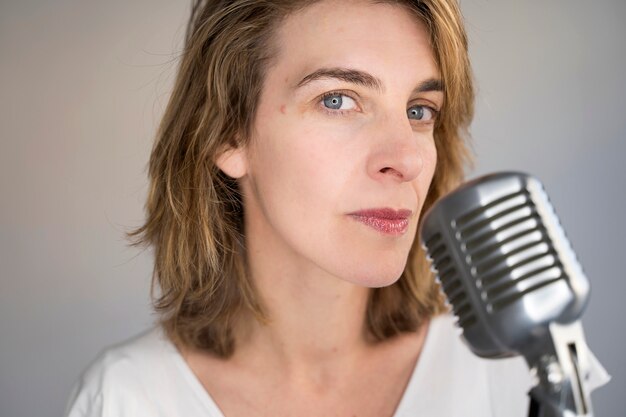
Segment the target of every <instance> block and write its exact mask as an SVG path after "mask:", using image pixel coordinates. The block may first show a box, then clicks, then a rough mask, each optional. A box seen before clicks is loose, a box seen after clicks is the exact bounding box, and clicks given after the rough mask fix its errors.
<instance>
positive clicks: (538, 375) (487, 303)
mask: <svg viewBox="0 0 626 417" xmlns="http://www.w3.org/2000/svg"><path fill="white" fill-rule="evenodd" d="M420 237H421V239H422V242H423V243H424V247H425V249H426V252H427V255H428V258H429V260H430V261H431V262H432V266H433V269H434V271H435V272H436V274H437V278H438V279H439V281H440V284H441V287H442V289H443V291H444V293H445V294H446V297H447V299H448V301H449V303H450V304H451V305H452V309H453V313H454V315H455V316H456V317H457V324H458V325H459V326H460V327H461V329H462V331H463V333H462V335H463V338H464V339H465V341H466V342H467V344H468V345H469V347H470V349H471V350H472V351H473V352H474V353H475V354H477V355H478V356H481V357H485V358H502V357H510V356H516V355H523V356H524V358H525V359H526V362H527V363H528V366H529V368H530V370H531V373H532V374H533V375H534V376H535V379H536V381H537V384H536V385H535V386H534V387H533V388H532V389H531V391H530V393H529V395H530V397H531V406H530V411H529V412H530V414H529V415H531V416H542V417H553V416H554V417H556V416H559V417H565V416H567V417H570V416H571V417H574V416H585V417H591V416H592V415H593V414H592V410H591V401H590V398H589V390H588V388H587V385H586V381H587V380H588V378H589V374H590V372H589V369H590V368H589V366H590V365H589V350H588V347H587V344H586V342H585V337H584V333H583V329H582V325H581V323H580V317H581V315H582V313H583V311H584V309H585V307H586V305H587V302H588V300H589V281H588V280H587V278H586V277H585V275H584V273H583V271H582V268H581V266H580V264H579V263H578V261H577V259H576V255H575V254H574V252H573V250H572V248H571V246H570V244H569V242H568V240H567V238H566V236H565V233H564V232H563V229H562V227H561V225H560V223H559V220H558V218H557V216H556V214H555V212H554V209H553V207H552V205H551V204H550V201H549V199H548V196H547V194H546V193H545V191H544V188H543V186H542V184H541V183H540V182H539V181H538V180H537V179H535V178H533V177H531V176H529V175H527V174H523V173H515V172H506V173H498V174H492V175H487V176H484V177H481V178H478V179H476V180H474V181H470V182H468V183H466V184H464V185H462V186H461V187H459V188H458V189H457V190H455V191H454V192H452V193H451V194H449V195H447V196H445V197H444V198H442V199H441V200H439V201H438V202H437V203H436V204H435V205H434V206H433V207H432V208H431V209H430V210H429V211H428V212H427V213H426V214H425V216H424V219H423V223H422V226H421V230H420Z"/></svg>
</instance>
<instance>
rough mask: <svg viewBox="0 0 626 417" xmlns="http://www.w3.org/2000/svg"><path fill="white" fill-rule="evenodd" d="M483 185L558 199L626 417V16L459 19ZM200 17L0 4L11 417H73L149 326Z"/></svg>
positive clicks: (111, 7) (524, 7) (0, 335)
mask: <svg viewBox="0 0 626 417" xmlns="http://www.w3.org/2000/svg"><path fill="white" fill-rule="evenodd" d="M462 6H463V10H464V13H465V15H466V18H467V25H468V30H469V34H470V39H471V54H472V58H473V63H474V67H475V72H476V78H477V84H478V88H479V95H478V101H477V117H476V122H475V124H474V126H473V130H472V131H473V136H474V149H475V152H476V154H477V164H476V169H475V170H474V171H473V172H471V173H470V176H474V175H477V174H479V173H484V172H489V171H494V170H505V169H507V170H508V169H518V170H524V171H527V172H531V173H533V174H535V175H536V176H538V177H539V178H540V179H541V180H542V181H543V183H544V184H545V186H546V188H547V190H548V193H549V194H550V195H551V198H552V201H553V204H554V205H555V207H556V210H557V212H558V214H559V216H560V217H561V221H562V223H563V225H564V228H565V229H566V231H567V232H568V235H569V237H570V239H571V241H572V245H573V246H574V249H575V250H576V252H577V253H578V256H579V258H580V260H581V263H582V264H583V266H584V268H585V270H586V272H587V274H588V276H589V278H590V279H591V281H592V286H593V297H592V300H591V303H590V305H589V308H588V310H587V312H586V315H585V318H584V320H583V322H584V325H585V331H586V334H587V338H588V341H589V344H590V346H591V348H592V349H593V351H594V352H595V353H596V355H597V356H598V357H599V358H600V360H601V361H602V362H603V363H604V365H605V366H606V367H607V369H608V370H609V371H610V372H611V373H612V374H613V381H612V382H611V383H610V384H609V385H608V386H606V387H604V388H602V389H600V390H598V391H596V393H595V394H594V395H593V400H594V406H595V410H596V415H597V416H624V415H626V413H625V412H624V411H623V407H622V404H623V399H622V398H621V396H623V395H624V393H625V392H626V389H625V388H626V383H625V382H624V378H625V377H626V366H625V362H624V359H623V358H622V352H623V351H624V345H625V336H624V328H625V326H624V322H623V321H622V320H623V319H622V316H623V315H625V310H624V304H623V303H622V302H620V301H622V300H623V298H624V296H623V293H624V292H625V290H626V284H625V283H624V277H623V273H622V270H621V259H620V257H621V256H623V255H622V253H623V250H624V236H625V235H626V220H624V215H623V213H622V207H623V206H624V203H625V202H626V198H625V196H624V188H625V185H626V175H625V174H626V169H625V168H624V166H623V162H622V159H623V158H624V154H626V145H624V139H625V138H626V117H624V110H626V75H625V74H626V68H625V64H626V24H624V23H623V22H624V20H625V19H626V2H625V1H624V0H613V1H610V0H601V1H594V2H590V1H581V0H575V1H568V0H554V1H551V0H547V1H543V2H539V1H513V0H508V1H504V0H501V1H486V0H465V1H463V3H462ZM187 8H188V6H187V2H186V1H182V2H178V3H177V4H174V2H170V1H165V0H152V1H147V0H135V1H132V2H127V1H121V0H110V1H107V2H102V1H100V2H93V1H91V2H85V1H78V0H56V1H54V2H44V1H34V0H21V1H18V0H3V1H2V2H1V3H0V96H1V97H2V99H1V100H0V192H1V200H0V201H1V203H0V416H1V417H5V416H6V417H18V416H19V417H33V416H38V417H39V416H41V417H47V416H58V415H60V414H61V413H62V410H63V408H64V404H65V401H66V398H67V395H68V393H69V390H70V387H71V385H72V383H73V382H74V381H75V379H76V378H77V376H78V374H79V372H80V371H81V370H82V369H83V368H84V367H85V366H86V365H87V364H88V363H89V361H90V360H91V359H93V358H94V356H95V355H96V354H97V352H98V351H99V350H100V349H101V348H102V347H103V346H105V345H108V344H111V343H112V342H115V341H119V340H123V339H125V338H127V337H129V336H130V335H133V334H135V333H136V332H138V331H140V330H141V329H143V328H145V327H147V326H149V325H150V323H152V321H153V319H154V317H153V316H152V314H151V312H150V308H149V298H148V291H149V282H150V274H151V255H150V252H149V251H145V252H141V251H139V250H136V249H131V248H128V247H127V246H126V243H125V241H124V238H123V233H124V231H126V230H129V228H130V227H132V226H137V225H139V224H140V223H141V220H142V218H143V209H142V206H143V201H144V198H145V194H146V189H147V187H146V185H147V182H146V174H145V166H146V162H147V159H148V155H149V151H150V147H151V143H152V138H153V135H154V131H155V128H156V125H157V123H158V120H159V117H160V115H161V113H162V110H163V107H164V105H165V103H166V100H167V97H168V94H169V91H170V88H171V83H172V80H173V76H174V74H175V70H176V61H175V59H176V54H177V51H179V49H180V45H181V41H182V38H183V33H184V23H185V19H186V16H187Z"/></svg>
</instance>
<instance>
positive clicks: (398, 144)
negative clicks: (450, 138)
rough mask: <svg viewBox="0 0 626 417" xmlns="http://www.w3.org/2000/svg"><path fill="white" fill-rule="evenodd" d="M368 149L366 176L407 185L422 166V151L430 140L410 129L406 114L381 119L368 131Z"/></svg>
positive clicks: (423, 134)
mask: <svg viewBox="0 0 626 417" xmlns="http://www.w3.org/2000/svg"><path fill="white" fill-rule="evenodd" d="M371 134H372V135H374V137H373V138H372V142H371V143H372V148H371V152H370V155H369V158H368V167H367V171H368V174H369V175H370V176H371V177H372V178H374V179H376V180H380V181H398V182H408V181H412V180H413V179H415V178H416V177H417V176H418V175H419V174H420V172H421V171H422V168H423V166H424V160H423V157H422V156H423V155H422V152H423V151H424V145H425V144H426V142H424V143H421V142H420V141H426V140H430V139H427V138H426V137H423V136H425V135H426V133H422V132H416V131H414V130H413V128H412V126H411V123H410V122H409V120H408V119H407V116H406V114H404V115H403V117H393V118H392V117H384V118H381V120H380V121H379V122H378V123H377V126H376V127H375V128H373V129H372V131H371Z"/></svg>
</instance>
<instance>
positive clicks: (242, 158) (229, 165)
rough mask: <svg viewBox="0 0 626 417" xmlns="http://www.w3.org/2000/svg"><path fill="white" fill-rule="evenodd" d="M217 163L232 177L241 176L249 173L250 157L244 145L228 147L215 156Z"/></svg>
mask: <svg viewBox="0 0 626 417" xmlns="http://www.w3.org/2000/svg"><path fill="white" fill-rule="evenodd" d="M215 164H216V165H217V166H218V168H219V169H221V170H222V171H223V172H224V173H225V174H226V175H228V176H229V177H231V178H235V179H238V178H241V177H243V176H244V175H246V174H247V173H248V159H247V158H246V153H245V151H244V148H243V147H241V146H240V147H237V148H233V147H228V148H226V150H224V151H222V152H220V153H219V154H218V155H217V157H216V158H215Z"/></svg>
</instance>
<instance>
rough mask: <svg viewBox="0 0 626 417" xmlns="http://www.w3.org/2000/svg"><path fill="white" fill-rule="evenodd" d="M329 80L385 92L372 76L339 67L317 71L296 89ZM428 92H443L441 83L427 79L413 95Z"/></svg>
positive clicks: (305, 78) (303, 80) (438, 80)
mask: <svg viewBox="0 0 626 417" xmlns="http://www.w3.org/2000/svg"><path fill="white" fill-rule="evenodd" d="M329 78H330V79H336V80H340V81H345V82H349V83H353V84H358V85H362V86H364V87H368V88H372V89H374V90H377V91H379V92H383V91H384V90H385V86H384V84H383V82H382V81H381V80H380V79H379V78H377V77H375V76H373V75H372V74H369V73H367V72H364V71H360V70H355V69H350V68H340V67H334V68H320V69H317V70H315V71H313V72H312V73H310V74H309V75H307V76H305V77H304V78H303V79H302V80H300V82H299V83H298V84H297V85H296V88H300V87H302V86H304V85H306V84H308V83H310V82H311V81H315V80H320V79H329ZM428 91H443V82H442V81H441V80H440V79H437V78H429V79H427V80H424V81H422V82H421V83H419V85H418V86H417V87H416V88H415V90H413V93H424V92H428Z"/></svg>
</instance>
